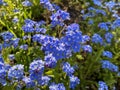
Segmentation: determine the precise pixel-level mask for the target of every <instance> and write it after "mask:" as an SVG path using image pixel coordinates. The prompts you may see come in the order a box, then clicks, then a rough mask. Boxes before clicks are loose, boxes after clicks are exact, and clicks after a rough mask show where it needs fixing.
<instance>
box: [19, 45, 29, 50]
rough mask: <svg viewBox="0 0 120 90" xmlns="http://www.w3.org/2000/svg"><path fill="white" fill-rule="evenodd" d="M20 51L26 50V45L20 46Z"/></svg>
mask: <svg viewBox="0 0 120 90" xmlns="http://www.w3.org/2000/svg"><path fill="white" fill-rule="evenodd" d="M20 49H23V50H27V49H28V45H27V44H24V45H21V46H20Z"/></svg>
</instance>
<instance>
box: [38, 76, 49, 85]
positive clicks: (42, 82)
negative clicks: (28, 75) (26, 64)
mask: <svg viewBox="0 0 120 90" xmlns="http://www.w3.org/2000/svg"><path fill="white" fill-rule="evenodd" d="M49 81H50V77H48V76H42V78H41V80H40V81H38V83H39V84H40V85H41V86H44V85H48V83H49Z"/></svg>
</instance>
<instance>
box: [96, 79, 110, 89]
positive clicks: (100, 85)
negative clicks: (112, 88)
mask: <svg viewBox="0 0 120 90" xmlns="http://www.w3.org/2000/svg"><path fill="white" fill-rule="evenodd" d="M98 85H99V87H98V90H108V86H107V84H106V83H105V82H103V81H99V82H98Z"/></svg>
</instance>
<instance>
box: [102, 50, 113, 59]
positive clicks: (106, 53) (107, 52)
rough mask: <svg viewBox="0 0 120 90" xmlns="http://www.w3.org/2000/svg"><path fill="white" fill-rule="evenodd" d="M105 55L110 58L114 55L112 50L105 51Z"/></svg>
mask: <svg viewBox="0 0 120 90" xmlns="http://www.w3.org/2000/svg"><path fill="white" fill-rule="evenodd" d="M103 56H106V57H108V58H112V57H113V55H112V52H110V51H103Z"/></svg>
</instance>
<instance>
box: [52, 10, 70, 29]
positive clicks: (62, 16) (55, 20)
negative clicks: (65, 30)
mask: <svg viewBox="0 0 120 90" xmlns="http://www.w3.org/2000/svg"><path fill="white" fill-rule="evenodd" d="M50 19H51V20H52V22H51V25H52V27H54V26H56V25H60V26H63V25H64V23H63V22H64V21H65V20H69V19H70V15H69V13H67V12H66V11H63V10H58V11H57V12H56V13H53V14H52V16H50Z"/></svg>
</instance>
